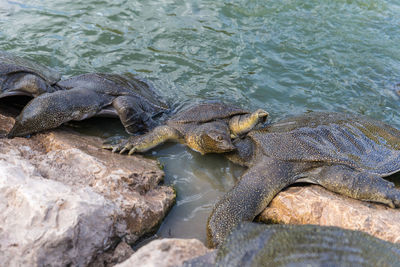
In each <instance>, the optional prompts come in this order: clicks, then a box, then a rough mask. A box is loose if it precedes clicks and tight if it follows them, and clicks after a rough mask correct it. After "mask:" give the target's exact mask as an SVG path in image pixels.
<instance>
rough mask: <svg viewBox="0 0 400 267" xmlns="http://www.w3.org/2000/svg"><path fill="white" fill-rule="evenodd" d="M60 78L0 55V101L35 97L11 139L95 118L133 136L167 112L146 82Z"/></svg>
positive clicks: (93, 76)
mask: <svg viewBox="0 0 400 267" xmlns="http://www.w3.org/2000/svg"><path fill="white" fill-rule="evenodd" d="M59 79H60V76H59V75H58V74H57V73H55V72H53V71H51V70H50V69H48V68H46V67H44V66H41V65H39V64H36V63H34V62H32V61H29V60H26V59H22V58H20V57H17V56H14V55H12V54H8V53H5V52H2V53H0V89H1V91H0V92H1V94H0V98H1V97H6V96H11V95H29V96H33V97H34V98H33V99H32V100H31V101H30V102H29V103H28V104H27V105H26V106H25V108H24V109H23V110H22V112H21V114H20V115H19V116H18V117H17V118H16V121H15V125H14V127H13V128H12V130H11V131H10V133H9V134H8V136H9V137H14V136H25V135H28V134H31V133H36V132H39V131H43V130H47V129H52V128H55V127H58V126H60V125H61V124H63V123H65V122H68V121H71V120H83V119H86V118H89V117H93V116H107V117H119V118H120V120H121V122H122V124H123V125H124V127H125V129H126V131H127V132H128V133H130V134H133V133H136V132H137V131H139V130H143V129H146V130H147V129H148V128H153V127H155V126H156V123H155V122H154V121H153V119H152V118H153V117H154V116H156V115H158V114H159V113H161V112H163V111H165V110H166V109H167V105H166V104H164V103H163V102H162V101H160V100H159V99H160V97H159V96H158V95H157V94H156V92H155V91H154V89H153V88H152V87H151V86H150V85H149V84H148V83H147V82H145V81H143V80H141V79H139V78H137V77H134V76H132V75H129V74H126V75H118V74H105V73H89V74H83V75H78V76H74V77H71V78H69V79H66V80H62V81H59Z"/></svg>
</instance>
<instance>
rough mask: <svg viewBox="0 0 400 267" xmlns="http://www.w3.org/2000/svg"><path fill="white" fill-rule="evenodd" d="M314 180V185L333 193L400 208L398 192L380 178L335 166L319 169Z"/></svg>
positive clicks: (399, 192)
mask: <svg viewBox="0 0 400 267" xmlns="http://www.w3.org/2000/svg"><path fill="white" fill-rule="evenodd" d="M314 179H315V181H316V183H318V184H320V185H321V186H323V187H325V188H326V189H328V190H331V191H333V192H337V193H339V194H343V195H346V196H349V197H351V198H355V199H359V200H364V201H372V202H378V203H383V204H385V205H388V206H389V207H391V208H400V190H399V189H397V188H395V186H394V184H393V183H391V182H389V181H386V180H385V179H383V178H381V177H380V176H377V175H374V174H370V173H365V172H358V171H355V170H354V169H351V168H349V167H347V166H343V165H336V166H324V167H321V168H320V171H319V172H318V173H317V174H316V175H315V177H314Z"/></svg>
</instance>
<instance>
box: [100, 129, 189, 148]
mask: <svg viewBox="0 0 400 267" xmlns="http://www.w3.org/2000/svg"><path fill="white" fill-rule="evenodd" d="M181 138H182V136H181V134H180V133H179V132H178V131H177V130H175V129H174V128H171V127H169V126H167V125H164V126H158V127H156V128H154V129H153V130H151V131H150V132H148V133H145V134H143V135H136V136H131V137H129V138H128V139H126V140H124V141H122V142H121V143H119V144H117V145H115V146H109V145H105V146H103V148H105V149H112V151H113V152H119V153H120V154H122V153H124V152H126V151H128V154H129V155H131V154H133V153H135V152H146V151H149V150H150V149H152V148H154V147H156V146H158V145H160V144H162V143H164V142H166V141H168V140H173V141H178V140H180V139H181Z"/></svg>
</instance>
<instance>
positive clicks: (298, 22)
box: [0, 0, 400, 240]
mask: <svg viewBox="0 0 400 267" xmlns="http://www.w3.org/2000/svg"><path fill="white" fill-rule="evenodd" d="M399 26H400V3H399V1H397V0H386V1H384V0H346V1H345V0H335V1H330V0H322V1H321V0H320V1H312V0H310V1H301V0H280V1H277V0H276V1H275V0H270V1H254V0H253V1H251V0H248V1H239V0H237V1H205V0H187V1H169V0H158V1H152V0H143V1H128V0H126V1H122V0H118V1H94V0H87V1H66V0H51V1H50V0H46V1H45V0H43V1H39V0H30V1H27V0H24V1H22V0H15V1H4V0H0V49H1V50H7V51H11V52H15V53H16V54H18V55H22V56H26V57H29V58H31V59H33V60H36V61H38V62H41V63H42V64H44V65H47V66H50V67H52V68H54V69H56V70H58V71H60V72H61V73H63V74H64V77H69V76H72V75H76V74H80V73H83V72H94V71H97V72H115V73H124V72H131V73H135V74H138V75H141V76H143V77H145V78H147V79H148V80H150V81H152V83H153V84H154V85H155V87H156V88H158V89H159V90H160V92H161V94H162V95H163V96H164V97H165V98H166V99H167V101H169V102H170V103H172V104H182V103H187V102H192V101H196V102H197V101H201V100H202V99H222V100H225V101H227V102H231V103H236V104H238V105H241V106H243V107H249V108H250V109H252V110H254V109H257V108H264V109H266V110H267V111H268V112H270V114H271V119H272V120H276V119H279V118H282V117H285V116H288V115H292V114H300V113H302V112H305V111H307V110H328V111H344V112H354V113H359V114H364V115H368V116H370V117H372V118H375V119H378V120H383V121H385V122H387V123H389V124H391V125H394V126H395V127H397V128H400V111H399V103H400V102H399V101H400V99H399V96H398V94H397V93H396V91H397V90H399V89H400V88H399V87H396V84H397V83H399V82H400V53H399V50H400V27H399ZM96 125H98V124H96ZM94 128H96V127H94ZM89 132H91V133H92V134H98V135H102V136H105V137H109V136H114V135H123V134H124V133H123V129H122V127H120V126H119V123H118V121H117V122H116V123H114V122H109V121H107V123H103V125H101V126H99V125H98V126H97V128H96V129H92V130H90V131H89ZM148 156H150V157H155V158H157V159H159V160H160V161H161V162H162V163H163V164H164V166H165V171H166V183H168V184H171V185H174V186H175V187H176V189H177V193H178V198H177V205H176V206H175V207H174V208H173V210H172V211H171V213H170V215H169V216H168V217H167V219H166V221H165V222H164V224H163V225H162V227H161V229H160V231H159V233H158V235H160V236H174V237H196V238H200V239H201V240H205V222H206V217H207V216H208V214H209V212H210V210H211V208H212V205H213V203H214V202H215V200H216V199H217V198H218V197H219V196H221V195H222V194H223V192H225V191H226V190H227V189H228V188H230V187H231V186H232V185H233V184H234V182H235V180H236V179H237V178H238V177H240V174H241V172H242V170H241V169H240V168H238V167H237V166H235V165H233V164H230V163H228V162H227V161H226V160H224V159H222V158H221V157H219V156H216V155H211V156H207V157H201V156H200V155H199V154H197V153H195V152H192V151H190V150H188V149H186V148H184V147H183V146H181V145H166V146H163V147H161V148H159V149H157V150H156V152H155V154H152V153H149V154H148Z"/></svg>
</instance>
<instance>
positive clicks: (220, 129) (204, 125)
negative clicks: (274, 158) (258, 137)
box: [104, 102, 268, 154]
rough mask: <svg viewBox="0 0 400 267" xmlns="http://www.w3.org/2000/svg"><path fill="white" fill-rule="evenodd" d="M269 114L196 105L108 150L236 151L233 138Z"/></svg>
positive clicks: (215, 104)
mask: <svg viewBox="0 0 400 267" xmlns="http://www.w3.org/2000/svg"><path fill="white" fill-rule="evenodd" d="M267 116H268V113H267V112H266V111H264V110H261V109H259V110H257V111H255V112H253V113H250V112H249V111H247V110H244V109H241V108H238V107H235V106H232V105H227V104H224V103H221V102H217V103H201V104H196V105H193V106H192V107H189V108H187V109H185V110H183V111H181V112H179V113H177V114H176V115H175V116H173V117H172V118H171V119H169V120H168V121H167V122H166V125H162V126H158V127H156V128H154V129H153V130H152V131H150V132H148V133H146V134H144V135H140V136H132V137H130V138H129V139H128V140H125V141H123V142H121V143H120V144H118V145H116V146H104V148H107V149H113V152H118V151H119V152H120V153H124V152H126V151H129V154H132V153H135V152H145V151H148V150H150V149H152V148H154V147H156V146H157V145H159V144H162V143H164V142H166V141H168V140H170V141H178V142H183V143H185V144H186V145H187V146H189V147H190V148H191V149H193V150H195V151H198V152H200V153H201V154H206V153H224V152H229V151H232V150H234V149H235V147H234V146H233V145H232V142H231V138H235V137H238V136H241V135H243V134H245V133H247V132H248V131H250V130H251V129H253V128H254V127H256V126H257V125H258V124H260V123H262V122H264V121H265V119H266V117H267Z"/></svg>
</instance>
